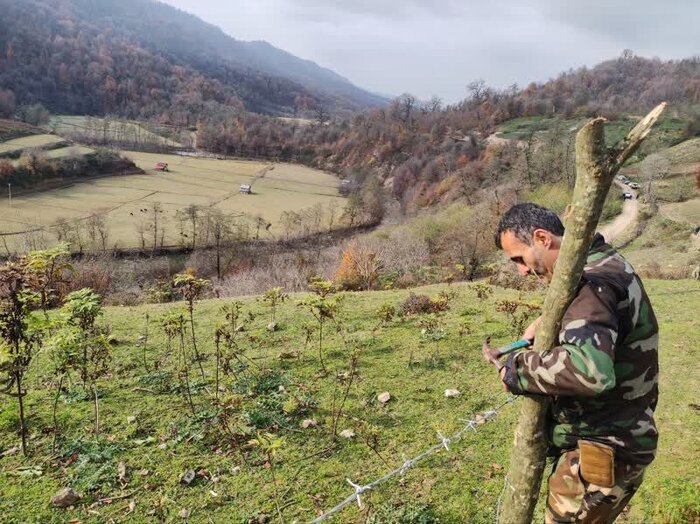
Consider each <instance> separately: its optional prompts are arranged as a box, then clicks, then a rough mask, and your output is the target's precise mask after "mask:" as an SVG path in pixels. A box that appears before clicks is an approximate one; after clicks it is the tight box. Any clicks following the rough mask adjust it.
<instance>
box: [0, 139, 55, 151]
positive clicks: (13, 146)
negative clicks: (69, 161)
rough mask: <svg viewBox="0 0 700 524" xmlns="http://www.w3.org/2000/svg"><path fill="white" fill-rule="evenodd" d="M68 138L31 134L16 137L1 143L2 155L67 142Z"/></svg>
mask: <svg viewBox="0 0 700 524" xmlns="http://www.w3.org/2000/svg"><path fill="white" fill-rule="evenodd" d="M65 141H66V139H65V138H63V137H60V136H57V135H31V136H25V137H21V138H14V139H12V140H7V141H6V142H2V143H0V155H7V154H16V153H18V152H21V151H24V150H25V149H45V148H50V147H51V146H56V145H58V144H61V143H63V142H65Z"/></svg>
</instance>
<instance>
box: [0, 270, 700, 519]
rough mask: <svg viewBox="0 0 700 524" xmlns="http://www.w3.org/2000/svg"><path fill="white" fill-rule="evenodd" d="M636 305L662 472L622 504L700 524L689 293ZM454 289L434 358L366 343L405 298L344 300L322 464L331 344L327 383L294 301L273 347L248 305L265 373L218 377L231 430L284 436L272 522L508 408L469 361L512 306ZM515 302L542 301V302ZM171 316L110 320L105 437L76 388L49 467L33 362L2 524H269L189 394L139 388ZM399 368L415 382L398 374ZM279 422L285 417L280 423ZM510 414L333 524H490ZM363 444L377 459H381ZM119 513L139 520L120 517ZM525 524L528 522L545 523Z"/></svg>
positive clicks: (670, 292)
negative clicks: (648, 332) (651, 325)
mask: <svg viewBox="0 0 700 524" xmlns="http://www.w3.org/2000/svg"><path fill="white" fill-rule="evenodd" d="M647 288H648V291H649V293H650V295H651V297H652V301H653V303H654V306H655V309H656V311H657V315H658V317H659V319H660V324H661V339H662V347H661V351H660V359H661V384H660V388H661V398H660V403H659V407H658V410H657V421H658V424H659V427H660V433H661V440H660V449H659V454H658V458H657V460H656V461H655V462H654V464H653V465H652V466H651V468H650V469H649V471H648V473H647V476H646V480H645V483H644V485H643V487H642V490H641V493H640V494H639V495H637V496H636V497H635V498H634V499H633V503H632V513H631V516H632V517H631V520H630V522H639V523H641V522H678V523H681V522H688V521H691V520H692V518H693V516H695V517H697V516H698V514H700V507H698V506H699V504H698V500H700V498H699V496H700V492H699V490H700V488H699V487H698V484H697V479H698V478H700V462H698V461H697V450H698V445H699V444H700V442H699V441H698V434H699V433H698V432H699V431H700V420H699V419H698V416H697V407H698V404H700V402H699V401H698V399H697V398H696V397H695V393H696V391H697V376H696V374H695V373H692V372H691V370H693V369H695V368H696V367H697V366H696V363H697V359H698V357H699V356H700V355H699V352H700V349H698V348H700V320H699V319H698V317H697V311H698V307H700V285H699V284H698V283H695V282H690V281H681V282H661V281H651V282H647ZM444 289H446V286H444V285H443V286H432V287H429V288H424V289H419V290H415V291H416V292H420V293H427V294H430V295H435V294H436V293H437V292H438V291H440V290H444ZM452 289H455V290H457V292H458V296H457V298H455V299H453V301H452V308H451V310H450V311H449V312H448V313H447V314H446V315H445V316H444V318H443V320H442V322H443V327H442V330H443V332H442V333H441V334H440V336H438V337H435V338H437V339H439V340H436V341H433V340H427V339H425V338H422V337H421V335H420V330H421V327H420V325H419V321H420V319H419V318H415V317H414V318H410V319H407V320H394V321H392V322H391V323H389V325H387V326H386V327H381V328H378V329H377V330H376V333H375V332H373V327H374V326H375V324H376V320H375V318H374V313H373V312H374V311H375V310H376V309H377V307H379V306H380V305H381V304H382V303H385V302H389V303H391V304H394V305H398V304H399V303H400V302H401V301H402V300H403V299H404V298H405V297H406V296H407V294H408V291H385V292H384V291H383V292H371V293H352V294H349V295H348V296H347V298H346V303H345V308H344V310H345V314H344V322H345V325H346V326H347V331H348V333H347V336H348V340H349V341H350V342H349V344H350V347H351V348H352V349H356V350H358V351H359V365H358V373H359V376H358V378H357V380H356V381H355V383H354V385H353V386H352V387H351V388H350V391H349V397H348V402H347V409H346V413H347V417H341V421H340V425H339V428H340V429H341V430H342V429H346V428H354V430H355V431H356V433H357V437H356V438H355V439H352V440H343V439H341V441H339V442H338V443H337V445H336V446H335V447H330V448H329V446H331V442H330V439H329V435H328V433H329V425H330V414H329V410H330V406H331V405H332V399H333V391H334V386H333V384H334V377H335V375H334V373H335V372H340V371H346V370H347V368H348V359H349V349H348V348H347V347H346V346H345V345H344V344H343V343H342V341H341V339H340V337H339V336H338V334H337V333H335V332H334V331H333V330H328V331H327V335H328V339H327V344H328V345H327V349H326V360H327V365H328V367H329V369H331V370H332V373H331V375H330V376H329V377H325V378H324V377H321V376H319V375H318V374H317V370H318V359H317V352H316V349H315V347H314V346H313V342H311V343H310V344H309V345H308V346H305V343H304V340H305V335H304V331H303V326H304V325H305V324H309V323H311V322H312V321H313V320H312V319H311V317H310V315H309V314H308V313H306V312H304V311H303V310H301V309H299V308H298V307H297V306H295V305H294V301H290V302H287V303H285V304H284V305H283V306H282V308H281V310H280V311H279V314H278V322H279V323H280V326H281V329H280V330H279V331H278V332H276V333H269V332H268V331H267V330H266V329H265V326H266V325H267V322H268V319H267V315H266V311H265V309H264V307H263V305H262V304H261V303H260V302H258V301H256V300H255V299H254V298H250V299H246V300H245V307H244V312H245V315H244V316H246V317H247V312H248V311H250V312H251V313H253V315H254V316H255V318H254V319H253V320H252V321H247V322H246V331H245V333H244V334H242V335H241V336H242V338H243V344H244V346H245V347H247V348H248V350H247V354H248V356H250V357H251V358H253V359H254V362H256V363H257V365H258V366H260V367H261V368H264V369H269V370H271V371H270V372H267V373H266V374H265V376H266V377H267V379H266V380H261V379H257V380H253V379H251V378H250V377H249V376H248V374H247V373H246V372H245V371H243V372H241V375H240V376H239V378H238V379H237V380H235V379H234V378H233V377H226V378H225V380H224V387H225V390H226V392H236V393H237V394H238V395H239V396H237V397H235V398H237V399H238V400H237V402H240V407H239V408H237V409H238V411H237V413H238V412H244V413H245V414H246V415H247V419H246V420H248V423H249V424H256V425H258V426H259V427H264V426H265V425H266V424H268V423H270V421H275V420H276V421H277V422H276V423H277V424H278V425H279V426H280V427H279V428H276V429H275V428H273V429H270V431H272V432H273V433H275V434H276V435H278V436H280V437H282V438H284V444H283V446H282V448H281V449H280V451H279V454H278V456H277V458H276V459H275V475H276V478H277V482H278V491H279V493H280V496H281V497H282V498H283V500H282V505H283V506H284V518H285V521H287V522H292V521H294V520H295V519H298V521H299V522H308V521H309V520H311V519H312V518H313V517H314V516H315V515H316V513H317V511H319V510H324V509H328V508H330V507H332V506H333V505H335V504H336V503H337V502H339V501H340V500H342V499H343V498H345V497H346V496H347V495H348V494H349V493H350V489H349V487H348V486H347V484H346V483H345V479H346V478H350V479H352V480H354V481H356V482H359V483H366V482H369V481H371V480H374V479H375V478H378V477H380V476H382V475H383V474H384V473H386V472H387V471H389V470H390V469H393V468H394V467H397V466H398V465H400V464H402V463H403V461H404V459H405V458H409V457H413V456H415V455H416V454H417V453H418V452H419V451H421V450H423V449H425V448H427V447H429V446H432V445H433V444H435V443H437V442H438V440H437V432H438V431H441V432H443V433H444V434H449V433H452V432H454V431H455V430H456V429H458V428H460V427H461V426H462V424H463V422H462V421H461V420H462V419H463V418H464V417H471V416H473V415H474V414H475V413H479V412H481V411H483V410H486V409H489V408H491V407H492V406H494V405H496V404H499V403H500V402H501V401H502V400H503V399H504V398H505V395H504V393H503V392H502V391H501V389H500V385H499V383H498V380H497V378H496V375H495V372H494V371H493V369H492V368H491V367H490V366H488V365H486V364H485V363H484V362H483V361H482V359H481V356H480V351H479V346H480V343H481V340H482V339H483V337H484V336H485V335H487V334H489V335H493V336H494V342H496V343H498V344H500V343H504V342H507V341H510V340H512V339H513V338H514V336H513V334H511V333H510V332H509V331H510V329H509V327H508V325H507V322H506V321H505V318H504V317H503V315H502V314H499V313H496V312H495V303H496V301H498V300H502V299H504V298H509V299H518V293H517V292H515V291H508V290H502V289H497V290H496V293H495V294H494V295H493V296H492V297H491V298H489V299H488V300H487V301H486V303H483V304H480V303H478V302H477V301H476V299H475V294H474V292H473V291H472V290H471V288H470V287H469V286H467V285H461V284H460V285H454V286H452ZM298 298H300V297H299V296H296V297H293V299H294V300H296V299H298ZM522 298H523V300H526V301H532V300H534V301H538V300H540V299H541V296H540V295H537V294H535V295H525V296H523V297H522ZM224 303H225V301H220V300H211V301H206V302H203V303H201V304H200V305H198V306H197V330H198V336H199V346H200V351H202V352H203V353H205V354H206V355H207V360H206V362H205V369H206V372H207V377H208V380H207V386H208V388H209V390H210V391H211V390H212V387H213V386H212V381H211V378H212V376H213V358H212V354H213V351H214V349H213V343H212V334H213V330H214V327H215V326H216V325H217V324H218V323H219V322H220V320H222V315H221V314H220V313H219V308H220V306H221V305H222V304H224ZM171 308H182V304H172V305H151V306H141V307H135V308H132V307H121V308H120V307H115V308H108V309H107V314H106V316H105V318H104V321H103V323H104V324H105V325H109V326H111V329H112V333H113V334H114V336H115V337H116V340H117V344H116V345H115V346H114V349H113V351H114V363H113V370H112V374H111V375H110V376H109V377H108V378H106V379H104V380H102V381H101V382H100V385H99V387H100V397H101V413H102V416H101V418H102V426H103V433H102V435H100V436H99V437H93V436H91V435H90V433H89V428H90V424H91V422H90V420H91V406H90V402H89V401H86V400H83V398H82V396H81V394H80V391H81V390H80V387H79V386H77V385H75V386H74V387H73V388H71V389H70V395H64V397H63V398H62V399H61V401H60V402H59V417H60V421H61V422H60V426H61V428H62V431H63V433H62V435H61V439H60V448H59V453H58V455H57V456H54V455H53V454H52V453H51V450H50V442H51V435H50V432H44V431H43V430H44V428H47V427H51V425H52V423H51V418H50V403H51V399H52V398H53V392H52V384H53V378H52V375H51V373H50V372H49V369H50V368H49V365H48V362H49V360H48V355H47V354H46V353H43V354H41V355H40V356H39V358H38V359H37V360H36V361H35V364H34V366H33V369H32V372H31V376H30V384H31V387H32V392H31V394H30V396H29V401H28V405H29V414H30V434H31V438H30V446H31V448H32V455H31V457H30V458H29V459H23V458H21V457H20V456H19V455H18V454H11V455H8V456H6V457H4V458H3V460H2V461H1V462H0V472H1V474H0V511H2V514H3V515H4V516H5V519H4V520H5V521H6V522H23V523H24V522H64V521H67V520H69V519H75V520H80V521H83V522H105V521H109V520H110V519H114V520H116V521H121V520H125V519H127V520H129V521H130V522H153V521H155V520H158V517H159V516H161V515H162V516H163V518H164V519H165V520H167V521H176V520H179V519H178V514H179V513H180V511H182V510H183V509H185V510H188V511H190V512H191V516H190V521H191V522H208V519H211V522H247V519H249V518H252V517H255V516H257V515H259V514H261V513H264V514H267V515H270V516H271V517H272V518H273V519H275V509H274V493H273V485H272V476H271V471H270V469H269V468H268V467H266V466H265V460H264V459H263V458H262V457H261V456H260V455H258V454H257V453H256V452H255V451H254V450H251V449H247V450H245V451H244V453H245V456H246V458H247V463H246V462H244V461H243V460H242V458H241V453H240V450H239V449H238V448H236V447H235V446H233V445H232V440H231V438H228V437H226V436H224V435H222V434H221V433H220V432H219V431H218V429H217V426H216V424H208V423H207V422H206V421H207V420H208V419H210V418H211V416H212V415H213V414H214V408H213V407H212V406H211V401H210V396H209V395H208V394H207V392H206V391H205V390H204V389H203V388H202V387H200V386H198V387H197V391H198V392H197V393H196V394H195V402H196V404H197V407H198V412H199V414H200V415H199V416H198V417H193V416H192V415H191V414H190V413H189V412H188V410H187V408H186V404H185V402H184V400H183V397H182V395H180V394H178V393H177V392H173V391H172V389H169V388H172V387H173V386H174V382H175V381H173V380H162V376H158V375H156V374H154V373H153V372H151V373H148V374H147V373H146V372H145V371H144V370H143V365H142V363H141V350H140V349H139V348H138V347H137V345H136V344H137V337H138V336H139V335H140V334H141V333H143V330H144V316H145V314H146V313H147V312H148V313H149V314H150V317H151V329H150V338H149V348H150V349H149V350H148V353H147V359H148V361H149V362H150V363H151V369H152V365H153V362H154V360H156V359H157V358H161V357H162V356H163V353H164V340H163V337H162V335H161V334H160V330H159V329H158V328H157V326H156V322H157V319H158V318H159V317H160V316H161V315H162V314H163V313H164V312H165V311H167V310H169V309H171ZM460 324H466V325H467V326H468V327H469V328H470V330H471V333H470V334H467V335H460V334H459V326H460ZM248 337H251V338H248ZM293 351H299V352H300V353H301V354H300V357H299V359H298V360H296V359H292V360H280V359H279V355H280V354H281V353H282V352H293ZM411 352H413V359H414V361H415V362H417V364H415V365H414V366H413V367H412V368H411V369H409V368H408V366H407V362H408V358H409V354H410V353H411ZM172 366H173V363H172V361H166V362H165V363H164V364H163V367H162V369H161V371H170V370H172ZM192 373H193V375H194V374H195V371H194V370H193V372H192ZM74 380H75V377H74ZM280 385H283V387H284V389H283V390H280V389H279V386H280ZM446 388H457V389H459V390H460V391H461V392H462V395H461V396H460V397H458V398H456V399H446V398H445V397H444V395H443V391H444V390H445V389H446ZM159 391H162V392H159ZM382 391H389V392H390V393H391V395H392V400H391V401H390V402H389V403H388V404H387V405H386V406H382V405H380V404H379V403H378V402H377V401H376V396H377V394H378V393H380V392H382ZM294 396H296V397H300V398H301V397H304V398H306V399H307V400H309V401H310V402H309V407H308V408H307V410H306V411H303V410H302V411H299V412H294V409H299V405H298V404H295V403H294V402H290V399H291V398H292V397H294ZM288 405H289V406H290V409H288V413H285V411H284V410H282V409H280V406H288ZM295 406H296V407H295ZM517 413H518V407H517V406H507V407H506V408H505V409H504V410H503V412H502V414H501V416H499V417H498V418H497V419H496V420H495V421H493V422H490V423H488V424H486V425H484V426H480V427H479V430H478V432H477V433H476V434H473V435H469V436H467V437H466V439H465V440H464V441H463V442H460V443H458V444H456V445H454V446H452V450H451V452H450V453H446V452H440V453H438V454H437V455H436V456H434V457H433V458H431V459H429V460H427V461H426V462H424V463H421V464H420V465H419V466H418V467H416V468H415V469H413V470H411V471H410V472H409V473H408V474H407V475H406V477H405V478H404V479H403V480H401V481H391V482H390V483H389V484H388V485H385V486H383V487H382V488H380V489H379V490H378V491H377V492H375V493H372V494H369V495H366V496H365V497H363V501H364V503H365V508H366V509H364V510H363V511H362V512H359V511H358V509H357V507H356V506H352V507H350V508H347V509H346V510H344V512H343V513H342V514H341V516H340V517H339V518H338V519H336V521H337V522H349V523H360V522H365V521H366V518H367V515H368V514H378V515H379V514H383V515H385V516H386V515H387V514H392V515H400V514H402V512H403V514H404V515H407V514H409V513H414V514H415V513H416V512H418V510H416V509H415V508H416V505H418V506H425V507H427V508H428V510H429V511H430V512H432V513H433V514H434V515H435V516H436V517H437V518H439V519H440V522H443V523H461V522H467V521H468V522H477V523H481V522H492V521H493V518H494V511H495V506H496V502H497V500H498V497H499V494H500V493H501V490H502V488H503V481H504V478H503V477H504V474H505V470H506V469H507V465H508V460H509V454H510V450H511V445H512V430H513V425H514V423H515V420H516V418H517ZM129 416H134V417H136V419H135V422H133V423H129V422H127V417H129ZM304 418H313V419H316V420H317V421H318V422H319V427H317V428H315V429H308V430H302V429H301V428H300V422H301V420H302V419H304ZM16 424H17V423H16V405H15V403H14V402H13V401H12V400H9V399H7V398H5V400H4V403H3V405H2V410H1V411H0V428H2V430H1V431H0V449H4V450H7V449H8V448H11V447H12V446H15V445H16V444H17V435H16V433H15V430H16ZM273 425H274V423H273ZM247 431H249V432H250V433H251V436H252V435H253V434H254V433H252V431H251V430H247ZM244 440H245V439H244ZM368 442H369V443H372V442H376V446H375V449H376V450H377V451H378V453H379V454H380V455H381V457H382V458H380V457H379V456H377V454H375V453H374V452H373V451H372V450H371V449H370V447H369V446H368ZM163 444H164V446H163ZM159 446H160V447H159ZM161 448H163V449H161ZM323 450H326V451H323ZM120 462H123V463H124V464H125V465H126V477H127V479H126V485H120V482H119V481H118V464H119V463H120ZM385 462H386V463H385ZM27 466H36V467H37V468H38V469H33V470H32V469H27ZM22 468H24V469H22ZM190 468H191V469H194V470H195V471H200V472H201V473H202V476H201V477H200V478H198V479H197V480H196V481H195V482H194V484H193V485H192V486H190V487H184V486H182V485H181V484H180V482H179V477H180V475H181V474H182V473H183V472H184V471H185V470H187V469H190ZM32 472H34V476H32ZM65 486H71V487H74V488H75V489H76V490H78V491H79V492H80V493H81V494H82V495H83V496H84V497H85V499H84V502H83V503H82V504H81V505H80V506H79V507H78V508H77V509H74V510H72V511H69V510H57V509H52V508H50V507H49V505H48V499H49V497H50V496H51V495H52V494H53V493H54V492H56V491H57V490H58V489H59V488H62V487H65ZM123 495H127V496H126V497H124V498H121V499H115V500H113V501H112V503H106V502H104V501H103V502H102V503H97V504H95V502H97V501H99V500H100V499H109V498H110V497H120V496H123ZM132 501H133V502H134V503H135V506H134V507H133V512H131V513H130V510H129V504H130V502H132ZM409 503H410V505H411V506H410V507H407V505H409ZM93 504H94V505H93ZM402 507H403V509H401V508H402ZM154 512H155V514H154ZM127 515H128V517H127ZM377 518H379V517H377ZM537 518H538V519H540V518H541V509H540V513H538V517H537ZM374 522H389V521H388V520H381V519H380V520H375V521H374ZM400 522H418V520H401V521H400Z"/></svg>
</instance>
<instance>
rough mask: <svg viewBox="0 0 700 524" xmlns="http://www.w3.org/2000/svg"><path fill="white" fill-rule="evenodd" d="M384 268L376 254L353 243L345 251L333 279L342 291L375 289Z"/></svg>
mask: <svg viewBox="0 0 700 524" xmlns="http://www.w3.org/2000/svg"><path fill="white" fill-rule="evenodd" d="M382 268H383V264H382V261H381V260H380V259H379V257H377V254H376V253H374V252H373V251H371V250H369V249H367V248H366V247H364V246H362V245H361V244H359V243H358V242H356V241H353V242H350V243H349V244H348V245H347V246H346V248H345V249H344V250H343V256H342V259H341V262H340V266H339V267H338V270H337V271H336V273H335V277H334V278H333V279H334V280H335V282H336V283H337V284H338V286H340V287H341V288H342V289H347V290H360V289H373V288H374V287H375V285H376V283H377V280H378V278H379V273H380V271H381V270H382Z"/></svg>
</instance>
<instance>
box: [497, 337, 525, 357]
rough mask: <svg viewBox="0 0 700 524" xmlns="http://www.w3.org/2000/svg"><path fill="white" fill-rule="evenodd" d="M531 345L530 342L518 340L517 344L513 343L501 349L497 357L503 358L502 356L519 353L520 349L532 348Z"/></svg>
mask: <svg viewBox="0 0 700 524" xmlns="http://www.w3.org/2000/svg"><path fill="white" fill-rule="evenodd" d="M530 345H531V344H530V341H529V340H518V341H517V342H513V343H512V344H508V345H507V346H503V347H502V348H499V349H498V355H497V357H498V358H501V357H502V356H504V355H507V354H509V353H512V352H513V351H518V350H519V349H523V348H527V347H530Z"/></svg>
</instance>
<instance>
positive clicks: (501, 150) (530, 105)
mask: <svg viewBox="0 0 700 524" xmlns="http://www.w3.org/2000/svg"><path fill="white" fill-rule="evenodd" d="M465 94H466V95H467V97H466V98H465V99H464V100H463V101H461V102H460V103H458V104H454V105H450V106H444V105H443V104H441V102H440V100H437V99H435V100H432V101H430V102H428V103H425V102H421V101H419V100H417V99H416V98H415V97H412V96H410V95H402V96H401V97H399V98H397V99H396V100H394V101H393V102H392V103H391V104H390V105H389V106H388V107H386V108H381V109H375V110H372V111H366V112H363V113H361V114H357V115H353V116H350V117H345V118H334V119H333V120H332V121H331V122H330V123H328V124H327V125H314V126H303V127H301V128H300V127H299V126H298V125H296V124H294V123H289V122H283V121H280V120H279V119H272V118H265V117H261V116H258V115H241V116H240V117H237V118H236V121H235V123H232V122H231V121H223V120H217V119H213V120H209V121H204V122H203V125H201V126H200V127H199V140H198V145H199V147H201V148H204V149H208V150H210V151H213V152H217V153H226V154H234V155H239V156H253V157H266V158H279V159H281V160H286V161H292V162H302V163H305V164H309V165H312V166H315V167H320V168H323V169H327V170H331V171H335V172H344V173H345V175H344V176H345V177H346V178H351V179H366V178H367V177H368V176H371V175H376V176H377V177H378V178H379V180H380V182H382V183H384V185H385V186H386V187H387V188H390V189H391V192H392V193H393V196H394V197H396V198H397V199H399V201H401V202H402V204H405V205H407V206H409V207H411V206H419V207H422V206H426V205H432V204H435V203H437V202H445V201H449V200H451V199H453V198H456V197H458V196H460V195H464V196H467V198H468V199H470V198H472V197H474V195H476V194H477V192H478V191H479V190H480V189H486V188H489V187H495V186H499V185H503V184H505V183H507V182H510V181H523V180H524V181H525V182H526V183H527V184H529V185H535V186H537V185H540V184H542V183H551V182H557V181H561V180H565V179H566V180H568V181H569V182H571V181H572V180H573V158H574V155H573V151H572V148H573V143H574V142H573V135H574V132H575V130H576V129H577V126H579V125H580V124H581V123H582V122H583V121H584V120H585V119H587V118H589V117H592V116H599V115H601V116H604V117H606V118H608V120H609V121H610V126H611V127H612V128H613V129H611V130H610V132H609V134H608V136H609V137H611V138H614V137H617V138H621V137H622V136H623V135H622V133H623V132H626V131H627V130H629V129H630V128H631V126H632V125H633V124H634V122H635V120H636V118H638V117H639V115H643V114H645V113H646V112H647V111H649V110H650V109H651V108H652V107H654V106H655V105H656V104H658V103H660V102H662V101H667V102H668V103H669V109H668V111H666V113H665V115H664V117H663V119H662V122H661V123H660V126H659V127H661V128H662V129H663V130H662V131H659V132H657V133H654V136H653V137H652V139H650V140H648V141H647V142H646V143H645V145H644V146H643V147H642V150H641V151H640V152H639V153H638V157H637V158H641V157H642V156H643V155H645V154H648V153H650V152H653V151H655V150H656V149H658V148H661V147H668V146H670V145H674V144H676V143H678V142H680V141H682V140H685V139H688V138H692V137H695V136H697V135H698V134H699V133H700V58H697V57H696V58H689V59H684V60H675V61H663V60H660V59H657V58H645V57H640V56H635V55H634V54H633V53H631V52H624V53H623V54H622V55H621V56H620V57H618V58H615V59H612V60H607V61H605V62H602V63H600V64H598V65H596V66H595V67H592V68H586V67H583V68H579V69H576V70H570V71H568V72H564V73H562V74H560V75H558V76H557V77H556V78H554V79H552V80H549V81H547V82H543V83H532V84H530V85H528V86H527V87H525V88H523V89H520V88H517V87H512V88H508V89H503V90H499V89H493V88H490V87H489V86H487V85H485V84H484V83H483V82H474V83H472V84H470V85H469V86H468V91H467V92H466V93H465ZM519 126H523V129H522V130H521V131H519V132H517V133H514V132H511V133H510V135H509V136H506V138H520V139H521V140H522V141H521V142H519V143H518V142H516V141H507V140H502V139H501V138H500V137H499V135H494V133H498V132H499V131H507V130H508V129H511V130H517V129H518V128H519ZM514 135H515V136H514Z"/></svg>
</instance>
